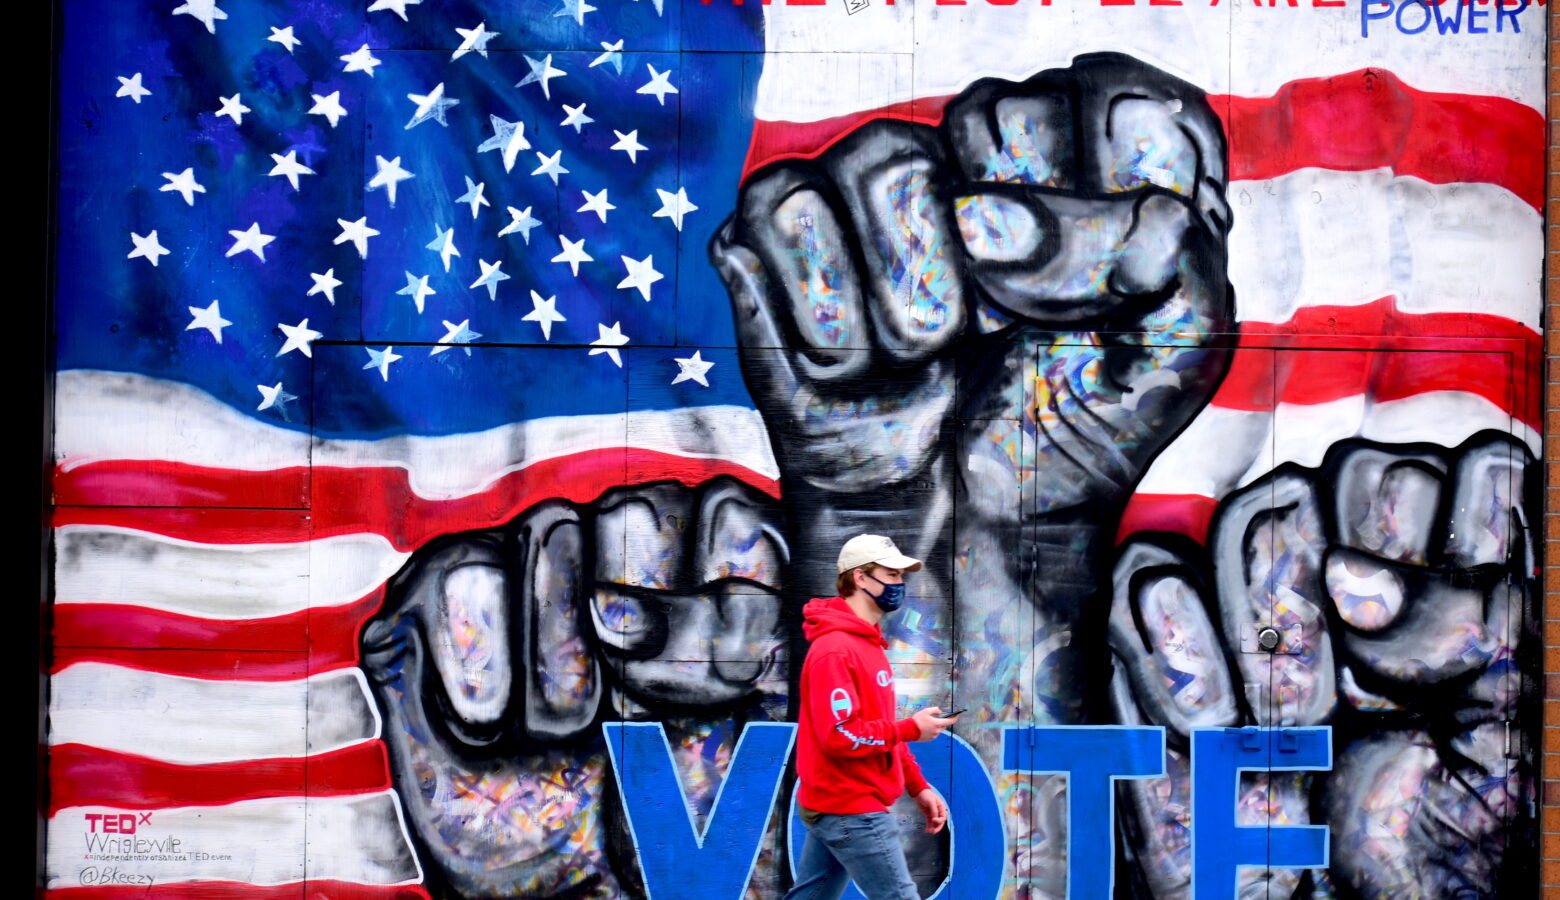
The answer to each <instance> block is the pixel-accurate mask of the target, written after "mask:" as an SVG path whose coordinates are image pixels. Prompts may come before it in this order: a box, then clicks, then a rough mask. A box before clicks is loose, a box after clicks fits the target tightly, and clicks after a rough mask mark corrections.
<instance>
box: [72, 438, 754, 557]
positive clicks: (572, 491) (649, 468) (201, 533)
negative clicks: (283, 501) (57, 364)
mask: <svg viewBox="0 0 1560 900" xmlns="http://www.w3.org/2000/svg"><path fill="white" fill-rule="evenodd" d="M304 471H305V470H302V469H297V468H291V469H277V470H272V471H265V472H250V471H235V470H231V469H217V468H209V467H205V466H191V465H183V464H180V463H174V462H166V461H161V460H151V461H148V460H111V461H107V462H96V463H85V464H81V465H77V466H75V467H73V468H71V469H69V470H66V469H64V468H63V467H60V468H57V469H56V470H55V473H54V479H55V480H54V491H55V502H56V503H57V504H59V505H60V506H65V507H68V506H97V505H99V504H106V505H111V506H119V507H125V506H129V507H180V506H185V505H189V504H195V505H199V506H208V507H209V506H225V507H238V508H236V509H226V510H214V509H203V510H191V509H144V508H143V509H107V508H102V509H60V510H57V511H56V514H55V523H56V524H57V525H67V524H81V523H90V524H95V525H123V526H125V527H129V528H137V529H140V530H144V531H153V532H156V533H159V534H165V535H167V536H169V537H175V538H183V539H187V540H194V541H202V542H213V541H219V540H224V539H225V540H230V541H232V542H234V543H272V542H282V541H304V540H309V539H311V538H322V537H330V536H332V535H338V534H360V533H363V532H370V533H374V534H381V535H384V536H385V537H386V538H387V539H389V540H390V542H391V543H393V544H394V545H395V546H396V547H397V548H398V549H401V550H410V549H414V548H416V547H420V546H422V545H423V544H424V543H426V542H427V541H428V540H429V539H430V538H433V537H436V536H438V535H441V534H448V533H450V532H453V531H465V530H467V529H472V528H491V527H494V526H497V525H502V524H504V523H506V522H509V521H510V520H511V519H513V518H514V517H515V516H517V515H519V514H520V513H521V512H522V511H524V510H525V509H527V508H529V507H530V506H532V505H534V504H536V503H538V502H540V501H542V500H550V499H564V500H571V501H574V502H577V503H584V502H588V501H590V500H594V499H596V498H597V497H599V496H601V494H602V493H604V492H605V491H607V490H609V489H611V488H615V487H622V486H623V485H626V484H642V483H645V482H651V481H678V482H681V483H683V484H686V485H689V486H693V485H698V484H702V483H704V482H706V481H708V480H710V479H712V478H716V477H718V476H721V475H728V476H731V477H733V478H736V479H738V480H740V481H743V482H746V483H747V484H749V485H752V486H753V487H755V488H757V489H758V490H761V491H764V492H765V493H767V494H769V495H770V496H774V497H778V496H779V495H780V486H779V482H778V481H776V480H775V479H773V478H768V477H766V476H764V475H760V474H759V473H757V472H754V471H753V470H752V469H749V468H747V467H746V466H741V465H737V464H736V463H732V462H727V461H725V460H719V459H691V458H688V457H684V456H675V455H672V454H669V453H660V452H657V451H653V450H640V449H635V448H629V449H621V448H618V449H611V450H593V451H587V452H583V453H577V454H573V455H571V456H566V457H560V458H557V459H549V460H543V461H541V462H538V463H536V464H534V465H532V466H529V467H527V468H525V469H523V470H521V471H518V472H510V473H508V474H506V475H504V476H503V477H501V478H499V479H498V480H497V481H496V482H495V483H494V484H492V485H491V486H489V487H488V488H486V489H485V490H483V491H481V492H480V493H477V494H473V495H471V496H467V497H461V498H458V499H454V500H428V499H425V498H423V497H420V496H418V495H417V494H416V493H415V492H413V491H412V488H411V485H410V483H409V481H408V475H407V472H406V470H404V469H400V468H389V467H377V466H376V467H363V468H344V467H338V466H316V467H314V468H313V469H312V470H308V474H310V475H311V477H312V490H311V496H310V498H309V499H310V504H311V506H312V510H311V512H310V513H309V514H304V513H300V512H295V511H287V510H272V511H264V512H256V511H255V510H252V509H244V508H243V507H253V506H257V505H260V504H262V503H264V502H265V499H266V498H268V497H274V496H275V495H276V492H277V491H278V490H279V486H280V485H284V484H290V483H293V482H295V481H296V480H297V479H298V478H299V477H300V472H304ZM310 516H312V518H310ZM310 526H312V528H311V527H310ZM214 536H215V537H214Z"/></svg>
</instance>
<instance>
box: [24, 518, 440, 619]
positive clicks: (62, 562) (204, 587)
mask: <svg viewBox="0 0 1560 900" xmlns="http://www.w3.org/2000/svg"><path fill="white" fill-rule="evenodd" d="M54 540H55V567H54V572H55V600H56V602H58V603H110V604H126V605H131V606H144V607H148V608H150V609H160V610H165V611H167V612H176V613H181V614H184V615H188V616H199V617H202V618H207V619H258V618H267V617H270V616H281V615H286V614H287V613H293V612H298V611H300V610H304V609H311V608H323V607H331V606H341V605H343V604H347V603H353V602H356V601H358V600H361V599H362V598H363V597H365V596H367V595H368V594H370V593H371V592H373V591H375V590H377V589H378V588H379V587H380V586H381V585H383V584H384V583H385V581H386V580H387V579H389V577H390V576H391V575H393V574H395V572H396V570H398V569H400V568H401V565H402V563H404V562H405V561H406V559H407V557H408V556H410V555H411V554H409V553H402V552H400V551H398V550H396V549H395V547H393V546H391V544H390V542H389V541H388V540H387V539H385V538H384V537H382V536H380V535H377V534H350V535H339V536H335V537H325V538H319V539H317V540H313V541H300V542H298V543H289V544H201V543H195V542H193V541H185V540H180V539H178V538H172V537H166V536H164V535H160V534H152V533H150V532H146V531H138V530H135V529H132V528H123V527H118V526H112V525H64V526H61V527H59V528H58V529H56V530H55V538H54Z"/></svg>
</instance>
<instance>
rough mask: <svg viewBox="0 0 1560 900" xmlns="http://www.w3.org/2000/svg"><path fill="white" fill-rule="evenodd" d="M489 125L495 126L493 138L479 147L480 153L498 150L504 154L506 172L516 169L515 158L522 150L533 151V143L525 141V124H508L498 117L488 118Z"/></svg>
mask: <svg viewBox="0 0 1560 900" xmlns="http://www.w3.org/2000/svg"><path fill="white" fill-rule="evenodd" d="M488 123H489V124H490V125H492V126H493V136H492V137H490V138H488V139H487V140H485V141H483V142H482V143H480V144H478V145H477V152H478V153H486V152H488V151H489V150H498V151H500V152H502V153H503V154H504V171H505V172H508V171H509V170H510V169H513V168H514V167H515V157H516V156H517V155H518V154H519V153H520V151H521V150H529V149H531V142H530V141H528V140H526V139H525V123H524V122H506V121H504V120H503V119H500V118H499V117H498V116H491V115H490V116H488Z"/></svg>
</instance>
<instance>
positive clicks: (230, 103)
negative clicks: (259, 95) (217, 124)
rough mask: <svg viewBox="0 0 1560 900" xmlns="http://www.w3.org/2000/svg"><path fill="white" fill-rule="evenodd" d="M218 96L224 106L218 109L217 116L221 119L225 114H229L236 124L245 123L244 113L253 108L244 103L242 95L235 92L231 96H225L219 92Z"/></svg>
mask: <svg viewBox="0 0 1560 900" xmlns="http://www.w3.org/2000/svg"><path fill="white" fill-rule="evenodd" d="M217 97H218V99H220V100H221V101H222V108H221V109H219V110H217V118H219V119H220V118H222V117H223V116H227V117H228V118H229V119H232V120H233V124H234V125H242V124H244V113H246V112H250V111H251V110H250V109H249V107H247V106H245V105H244V101H243V100H242V99H240V97H241V95H239V94H234V95H233V96H231V97H223V96H222V95H221V94H218V95H217Z"/></svg>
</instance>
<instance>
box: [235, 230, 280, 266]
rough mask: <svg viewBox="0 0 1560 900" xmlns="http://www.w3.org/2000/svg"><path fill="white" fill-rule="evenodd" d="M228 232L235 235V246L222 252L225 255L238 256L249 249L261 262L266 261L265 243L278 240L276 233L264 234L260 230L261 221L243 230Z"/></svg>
mask: <svg viewBox="0 0 1560 900" xmlns="http://www.w3.org/2000/svg"><path fill="white" fill-rule="evenodd" d="M228 234H231V235H232V236H233V246H231V247H229V248H228V251H227V252H226V253H224V254H222V255H223V256H237V255H238V254H240V253H243V252H244V251H245V250H248V251H249V252H250V253H253V254H254V255H256V256H258V257H260V261H261V262H265V245H266V244H269V243H271V242H272V241H274V240H276V235H274V234H262V233H261V232H260V223H259V222H252V223H250V225H249V227H248V228H246V229H244V230H243V231H232V230H229V231H228Z"/></svg>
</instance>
